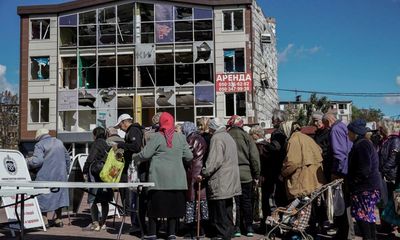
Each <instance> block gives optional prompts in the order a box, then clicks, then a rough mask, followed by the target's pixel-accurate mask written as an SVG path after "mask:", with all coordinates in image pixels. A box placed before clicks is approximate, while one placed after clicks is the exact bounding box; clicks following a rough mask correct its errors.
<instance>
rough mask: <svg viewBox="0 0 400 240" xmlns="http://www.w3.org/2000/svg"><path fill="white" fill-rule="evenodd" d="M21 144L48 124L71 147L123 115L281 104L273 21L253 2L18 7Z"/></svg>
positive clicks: (193, 114)
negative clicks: (279, 102) (93, 131)
mask: <svg viewBox="0 0 400 240" xmlns="http://www.w3.org/2000/svg"><path fill="white" fill-rule="evenodd" d="M18 14H19V16H20V22H21V24H20V26H21V43H20V44H21V56H20V61H21V62H20V65H21V68H20V93H21V106H20V112H21V115H20V140H21V142H22V143H24V142H27V143H29V142H32V141H34V134H35V131H36V130H37V129H39V128H42V127H46V128H48V129H50V130H51V133H52V134H53V135H56V136H57V137H58V138H60V139H61V140H62V141H64V142H65V143H66V144H71V145H73V146H74V147H73V149H75V148H79V147H77V145H79V144H80V145H83V146H84V148H87V143H88V142H91V141H92V135H91V130H92V129H93V128H95V127H96V126H103V127H109V126H114V125H115V124H116V121H117V118H118V116H119V115H120V114H122V113H128V114H130V115H132V116H134V118H135V121H137V122H139V123H141V124H142V125H144V126H150V125H151V119H152V117H153V115H154V114H155V113H156V112H160V111H163V112H169V113H171V114H172V115H173V116H174V117H175V120H176V122H183V121H193V122H196V120H197V119H199V118H201V117H223V118H225V119H227V118H229V117H230V116H231V115H233V114H237V115H241V116H244V117H245V121H246V123H250V124H251V123H263V124H264V125H265V126H268V124H269V121H268V120H270V118H271V113H272V110H273V109H274V108H277V107H278V96H277V92H276V90H273V89H276V88H277V52H276V34H275V20H274V19H273V18H268V17H266V16H265V15H264V13H263V11H262V9H261V7H260V6H259V5H258V4H257V2H256V1H252V0H234V1H232V0H214V1H212V0H204V1H198V2H193V1H189V0H173V1H156V0H146V1H145V0H143V1H139V0H138V1H132V0H130V1H115V0H96V1H92V0H80V1H72V2H66V3H61V4H54V5H37V6H21V7H18Z"/></svg>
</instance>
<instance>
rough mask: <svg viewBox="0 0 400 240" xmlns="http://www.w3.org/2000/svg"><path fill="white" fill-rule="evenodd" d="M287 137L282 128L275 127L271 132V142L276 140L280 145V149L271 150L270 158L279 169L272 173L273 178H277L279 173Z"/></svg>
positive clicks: (283, 158) (284, 156)
mask: <svg viewBox="0 0 400 240" xmlns="http://www.w3.org/2000/svg"><path fill="white" fill-rule="evenodd" d="M287 140H288V139H287V137H286V135H285V133H283V131H282V130H280V129H277V130H275V131H274V132H272V134H271V142H274V141H276V142H278V143H279V145H280V150H278V151H274V152H271V158H272V161H273V162H274V165H276V168H277V169H279V170H277V171H275V172H274V173H273V175H274V176H273V179H276V180H277V179H278V177H279V175H280V174H281V169H282V166H283V161H284V160H285V158H286V145H287Z"/></svg>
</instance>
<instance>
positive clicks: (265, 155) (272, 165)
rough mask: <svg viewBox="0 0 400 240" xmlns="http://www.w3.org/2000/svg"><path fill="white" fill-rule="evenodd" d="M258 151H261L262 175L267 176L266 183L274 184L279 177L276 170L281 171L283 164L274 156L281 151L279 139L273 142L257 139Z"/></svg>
mask: <svg viewBox="0 0 400 240" xmlns="http://www.w3.org/2000/svg"><path fill="white" fill-rule="evenodd" d="M256 145H257V149H258V152H259V153H260V165H261V171H260V175H261V176H263V177H265V183H266V184H268V185H270V184H274V183H275V182H276V181H277V180H278V179H277V178H278V175H277V174H276V172H280V171H281V168H282V166H281V165H280V164H277V161H274V159H273V158H272V156H273V155H274V154H276V153H277V152H279V151H280V149H281V146H280V144H279V143H278V142H277V141H272V142H271V143H269V142H267V141H265V140H262V141H256Z"/></svg>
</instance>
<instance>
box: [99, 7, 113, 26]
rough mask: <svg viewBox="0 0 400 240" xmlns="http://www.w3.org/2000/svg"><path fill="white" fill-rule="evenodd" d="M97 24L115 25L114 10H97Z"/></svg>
mask: <svg viewBox="0 0 400 240" xmlns="http://www.w3.org/2000/svg"><path fill="white" fill-rule="evenodd" d="M99 23H115V8H114V7H109V8H101V9H99Z"/></svg>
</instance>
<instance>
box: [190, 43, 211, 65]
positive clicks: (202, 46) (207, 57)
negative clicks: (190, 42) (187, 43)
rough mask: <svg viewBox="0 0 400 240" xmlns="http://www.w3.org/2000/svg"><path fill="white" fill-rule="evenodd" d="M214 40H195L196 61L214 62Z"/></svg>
mask: <svg viewBox="0 0 400 240" xmlns="http://www.w3.org/2000/svg"><path fill="white" fill-rule="evenodd" d="M213 45H214V44H213V42H211V41H207V42H206V41H204V42H195V43H194V48H193V50H194V53H193V54H194V62H195V63H212V62H213Z"/></svg>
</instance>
